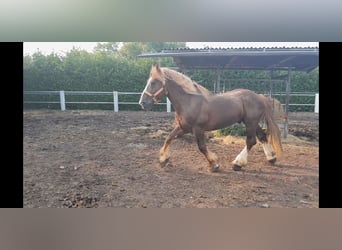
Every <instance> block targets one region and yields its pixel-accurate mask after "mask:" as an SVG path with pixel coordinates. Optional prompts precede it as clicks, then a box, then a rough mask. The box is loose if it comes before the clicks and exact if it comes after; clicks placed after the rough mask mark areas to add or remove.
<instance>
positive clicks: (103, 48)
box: [94, 42, 120, 53]
mask: <svg viewBox="0 0 342 250" xmlns="http://www.w3.org/2000/svg"><path fill="white" fill-rule="evenodd" d="M119 46H120V43H118V42H106V43H97V45H96V46H95V48H94V51H95V52H115V53H116V52H117V51H118V49H119Z"/></svg>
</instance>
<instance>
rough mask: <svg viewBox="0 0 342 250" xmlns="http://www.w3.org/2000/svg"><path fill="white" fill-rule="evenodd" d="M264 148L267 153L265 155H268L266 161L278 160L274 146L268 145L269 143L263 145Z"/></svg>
mask: <svg viewBox="0 0 342 250" xmlns="http://www.w3.org/2000/svg"><path fill="white" fill-rule="evenodd" d="M262 147H263V149H264V152H265V155H266V159H267V160H268V161H271V160H273V159H275V158H276V154H275V152H274V151H273V148H272V146H271V145H270V144H268V143H263V144H262Z"/></svg>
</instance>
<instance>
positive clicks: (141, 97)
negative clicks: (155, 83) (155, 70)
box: [139, 77, 151, 104]
mask: <svg viewBox="0 0 342 250" xmlns="http://www.w3.org/2000/svg"><path fill="white" fill-rule="evenodd" d="M150 81H151V77H150V78H149V79H148V80H147V84H146V86H145V88H144V91H143V92H142V93H141V96H140V100H139V104H141V102H142V99H143V97H144V94H145V91H147V88H148V86H149V85H150Z"/></svg>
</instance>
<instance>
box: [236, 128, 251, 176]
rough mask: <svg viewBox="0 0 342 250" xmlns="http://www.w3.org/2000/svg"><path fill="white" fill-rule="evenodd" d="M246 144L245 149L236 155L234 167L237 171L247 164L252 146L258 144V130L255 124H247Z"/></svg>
mask: <svg viewBox="0 0 342 250" xmlns="http://www.w3.org/2000/svg"><path fill="white" fill-rule="evenodd" d="M246 134H247V138H246V146H245V147H244V149H243V150H242V151H241V152H240V154H238V156H236V158H235V160H234V161H233V162H232V163H233V169H234V170H235V171H238V170H241V167H243V166H245V165H247V158H248V152H249V151H250V150H251V148H252V147H253V146H254V145H255V144H256V137H255V136H256V130H255V126H247V125H246Z"/></svg>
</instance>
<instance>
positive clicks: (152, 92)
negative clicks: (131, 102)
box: [139, 64, 167, 110]
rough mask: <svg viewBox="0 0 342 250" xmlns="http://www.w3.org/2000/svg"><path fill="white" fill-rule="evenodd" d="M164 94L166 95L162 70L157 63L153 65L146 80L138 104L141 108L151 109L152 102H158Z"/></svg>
mask: <svg viewBox="0 0 342 250" xmlns="http://www.w3.org/2000/svg"><path fill="white" fill-rule="evenodd" d="M165 95H167V90H166V88H165V78H164V75H163V71H162V69H161V68H160V66H159V64H157V65H153V66H152V68H151V72H150V78H149V79H148V80H147V84H146V87H145V89H144V91H143V92H142V93H141V97H140V100H139V104H140V106H141V107H142V108H143V109H145V110H151V108H152V106H153V104H155V103H158V102H159V101H160V100H161V99H162V98H163V96H165Z"/></svg>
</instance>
